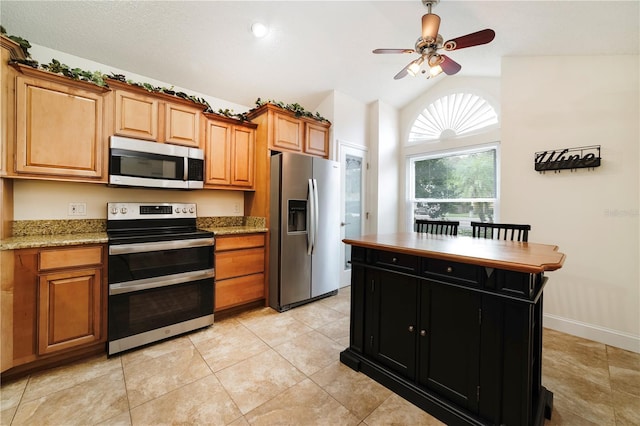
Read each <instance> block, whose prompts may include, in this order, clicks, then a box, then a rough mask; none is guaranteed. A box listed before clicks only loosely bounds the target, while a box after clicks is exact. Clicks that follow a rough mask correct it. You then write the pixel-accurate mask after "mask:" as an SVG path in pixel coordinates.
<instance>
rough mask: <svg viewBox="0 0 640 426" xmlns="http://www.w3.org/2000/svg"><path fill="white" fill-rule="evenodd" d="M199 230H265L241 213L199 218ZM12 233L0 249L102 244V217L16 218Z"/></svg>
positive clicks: (0, 243) (262, 223) (257, 219)
mask: <svg viewBox="0 0 640 426" xmlns="http://www.w3.org/2000/svg"><path fill="white" fill-rule="evenodd" d="M197 226H198V228H199V229H204V230H207V231H212V232H213V233H215V234H216V235H230V234H252V233H256V232H267V231H268V229H267V228H266V227H265V218H261V217H243V216H216V217H199V218H198V219H197ZM12 229H13V236H12V237H9V238H5V239H2V240H0V250H19V249H27V248H43V247H57V246H72V245H80V244H106V243H107V242H108V238H107V221H106V220H105V219H76V220H64V219H62V220H17V221H14V222H13V226H12Z"/></svg>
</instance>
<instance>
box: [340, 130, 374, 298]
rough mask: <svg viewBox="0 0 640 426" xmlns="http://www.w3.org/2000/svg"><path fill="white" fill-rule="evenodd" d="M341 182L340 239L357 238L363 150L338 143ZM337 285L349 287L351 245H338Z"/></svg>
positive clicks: (362, 204)
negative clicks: (338, 272)
mask: <svg viewBox="0 0 640 426" xmlns="http://www.w3.org/2000/svg"><path fill="white" fill-rule="evenodd" d="M339 150H340V164H341V181H342V186H341V188H342V191H341V194H342V203H341V205H342V209H341V210H342V212H341V215H342V222H341V227H340V229H341V233H340V240H341V241H342V240H343V239H344V238H358V237H360V236H361V235H362V234H363V233H364V229H365V224H366V213H365V184H366V170H367V167H366V164H367V151H366V150H365V149H363V148H362V147H357V146H355V145H351V144H349V143H347V142H339ZM340 258H341V262H340V264H341V267H340V270H341V273H340V286H341V287H344V286H348V285H349V284H351V263H350V260H351V246H350V245H348V244H341V250H340Z"/></svg>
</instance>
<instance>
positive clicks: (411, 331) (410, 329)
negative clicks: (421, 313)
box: [409, 325, 415, 333]
mask: <svg viewBox="0 0 640 426" xmlns="http://www.w3.org/2000/svg"><path fill="white" fill-rule="evenodd" d="M413 330H415V328H414V327H413V326H412V325H410V326H409V332H410V333H413Z"/></svg>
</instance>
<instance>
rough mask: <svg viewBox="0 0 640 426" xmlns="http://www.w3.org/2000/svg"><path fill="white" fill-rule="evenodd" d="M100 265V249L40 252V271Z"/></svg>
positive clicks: (96, 247)
mask: <svg viewBox="0 0 640 426" xmlns="http://www.w3.org/2000/svg"><path fill="white" fill-rule="evenodd" d="M101 263H102V247H98V246H92V247H74V248H69V249H56V250H43V251H41V252H40V268H39V269H40V270H41V271H44V270H48V269H59V268H72V267H75V266H86V265H99V264H101Z"/></svg>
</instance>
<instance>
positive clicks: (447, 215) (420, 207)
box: [413, 201, 495, 236]
mask: <svg viewBox="0 0 640 426" xmlns="http://www.w3.org/2000/svg"><path fill="white" fill-rule="evenodd" d="M494 206H495V203H494V202H493V201H475V202H471V201H434V202H415V203H413V217H414V223H415V219H434V220H453V221H459V222H460V226H459V227H458V235H469V236H470V235H471V222H472V221H473V222H493V221H494V217H495V216H494ZM414 230H415V227H414Z"/></svg>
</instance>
